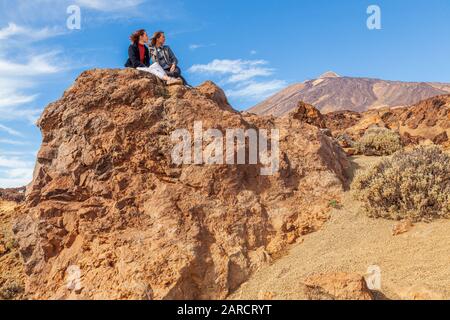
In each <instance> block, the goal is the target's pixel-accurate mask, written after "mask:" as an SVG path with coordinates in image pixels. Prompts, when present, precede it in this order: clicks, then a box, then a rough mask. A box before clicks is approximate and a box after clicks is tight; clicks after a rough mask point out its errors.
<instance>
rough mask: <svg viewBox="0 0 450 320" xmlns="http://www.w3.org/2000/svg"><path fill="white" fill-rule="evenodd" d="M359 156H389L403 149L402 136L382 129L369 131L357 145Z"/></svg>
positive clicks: (374, 128) (373, 128)
mask: <svg viewBox="0 0 450 320" xmlns="http://www.w3.org/2000/svg"><path fill="white" fill-rule="evenodd" d="M355 147H356V150H357V152H358V154H363V155H365V156H389V155H391V154H393V153H395V152H396V151H399V150H401V149H402V147H403V146H402V142H401V138H400V135H398V134H397V133H396V132H394V131H392V130H389V129H386V128H380V127H372V128H370V129H368V130H367V131H366V132H365V134H364V136H363V137H362V138H361V139H360V140H359V141H358V142H357V143H356V145H355Z"/></svg>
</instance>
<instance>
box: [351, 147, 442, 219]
mask: <svg viewBox="0 0 450 320" xmlns="http://www.w3.org/2000/svg"><path fill="white" fill-rule="evenodd" d="M352 189H353V191H354V195H355V197H356V198H357V199H358V200H361V201H362V202H363V203H364V207H365V209H366V211H367V212H368V214H369V216H371V217H377V218H378V217H382V218H388V219H395V220H400V219H405V218H409V219H411V220H412V221H429V220H432V219H437V218H450V156H449V155H448V154H446V153H444V152H443V151H442V150H441V149H440V148H439V147H437V146H432V147H419V148H416V149H414V150H413V151H409V152H405V151H400V152H397V153H395V154H394V155H393V156H392V157H391V158H389V159H384V160H382V161H381V162H380V163H379V164H377V165H374V166H373V167H372V168H370V169H368V170H367V171H365V172H362V173H360V174H359V175H358V176H357V177H356V178H355V180H354V182H353V184H352Z"/></svg>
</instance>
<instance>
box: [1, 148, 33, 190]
mask: <svg viewBox="0 0 450 320" xmlns="http://www.w3.org/2000/svg"><path fill="white" fill-rule="evenodd" d="M33 169H34V162H33V161H31V160H28V158H25V156H23V155H9V156H8V155H5V154H4V153H3V152H2V154H0V188H14V187H21V186H25V185H27V184H28V183H30V182H31V180H32V178H33Z"/></svg>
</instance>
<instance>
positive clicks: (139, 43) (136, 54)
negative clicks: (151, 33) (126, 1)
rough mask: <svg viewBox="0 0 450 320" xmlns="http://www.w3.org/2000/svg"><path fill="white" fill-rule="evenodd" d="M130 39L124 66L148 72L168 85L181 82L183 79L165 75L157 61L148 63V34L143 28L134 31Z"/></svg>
mask: <svg viewBox="0 0 450 320" xmlns="http://www.w3.org/2000/svg"><path fill="white" fill-rule="evenodd" d="M130 40H131V45H130V47H129V48H128V60H127V62H126V63H125V67H126V68H134V69H138V70H141V71H145V72H150V73H152V74H154V75H155V76H157V77H158V78H160V79H162V80H165V81H166V82H167V84H169V85H170V84H181V83H183V80H181V79H176V77H172V76H169V75H167V74H166V73H165V72H164V69H162V68H161V66H160V65H159V64H158V63H157V61H154V63H153V64H152V65H150V52H149V50H148V48H147V46H146V45H145V44H146V43H148V35H147V32H146V31H145V30H144V29H141V30H138V31H136V32H134V33H133V34H132V35H131V36H130Z"/></svg>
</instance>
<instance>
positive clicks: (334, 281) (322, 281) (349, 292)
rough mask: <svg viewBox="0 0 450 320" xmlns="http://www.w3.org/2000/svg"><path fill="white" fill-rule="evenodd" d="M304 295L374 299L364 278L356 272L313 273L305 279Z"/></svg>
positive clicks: (334, 298)
mask: <svg viewBox="0 0 450 320" xmlns="http://www.w3.org/2000/svg"><path fill="white" fill-rule="evenodd" d="M305 285H306V289H305V290H306V292H305V293H306V295H307V296H308V297H309V298H310V299H312V300H374V296H373V294H372V292H371V291H370V290H369V289H368V288H367V284H366V282H365V280H364V278H363V277H362V276H360V275H357V274H347V273H333V274H321V275H314V276H311V277H309V278H308V279H306V280H305Z"/></svg>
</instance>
